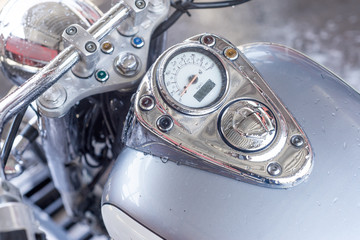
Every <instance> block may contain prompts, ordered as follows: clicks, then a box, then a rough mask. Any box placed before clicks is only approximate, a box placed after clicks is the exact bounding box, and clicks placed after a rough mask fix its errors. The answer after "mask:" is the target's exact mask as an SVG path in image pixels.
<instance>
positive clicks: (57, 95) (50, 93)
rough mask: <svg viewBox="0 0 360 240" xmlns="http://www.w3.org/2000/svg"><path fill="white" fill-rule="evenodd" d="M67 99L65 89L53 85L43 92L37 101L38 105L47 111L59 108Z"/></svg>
mask: <svg viewBox="0 0 360 240" xmlns="http://www.w3.org/2000/svg"><path fill="white" fill-rule="evenodd" d="M66 98H67V93H66V90H65V88H64V87H63V86H62V85H60V84H57V83H55V84H54V85H53V86H52V87H50V88H49V89H48V90H47V91H46V92H44V93H43V94H42V95H41V96H40V97H39V99H38V101H39V103H40V104H41V105H42V106H43V107H45V108H48V109H56V108H59V107H61V106H62V105H63V104H64V103H65V101H66Z"/></svg>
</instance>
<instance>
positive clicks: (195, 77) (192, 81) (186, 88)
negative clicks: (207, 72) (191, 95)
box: [180, 74, 198, 97]
mask: <svg viewBox="0 0 360 240" xmlns="http://www.w3.org/2000/svg"><path fill="white" fill-rule="evenodd" d="M197 77H198V75H197V74H196V75H195V76H194V77H193V79H191V81H190V82H189V84H188V85H186V87H185V89H184V91H182V92H181V94H180V97H182V96H183V95H184V94H185V93H186V90H188V88H189V87H190V86H191V85H192V84H193V83H194V82H195V80H196V79H197Z"/></svg>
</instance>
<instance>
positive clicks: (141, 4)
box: [135, 0, 146, 9]
mask: <svg viewBox="0 0 360 240" xmlns="http://www.w3.org/2000/svg"><path fill="white" fill-rule="evenodd" d="M135 6H136V7H137V8H138V9H143V8H145V6H146V2H145V1H144V0H136V1H135Z"/></svg>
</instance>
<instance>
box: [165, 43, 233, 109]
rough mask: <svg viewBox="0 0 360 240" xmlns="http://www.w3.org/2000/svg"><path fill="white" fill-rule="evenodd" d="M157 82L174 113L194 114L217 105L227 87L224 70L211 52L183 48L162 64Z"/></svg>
mask: <svg viewBox="0 0 360 240" xmlns="http://www.w3.org/2000/svg"><path fill="white" fill-rule="evenodd" d="M162 74H163V77H162V78H161V80H160V86H161V88H164V90H165V91H163V92H164V93H165V95H166V96H165V98H166V97H168V100H169V101H170V103H171V104H172V105H173V107H175V108H176V109H178V110H180V111H181V110H183V111H187V112H196V111H199V110H200V112H201V110H206V109H207V110H209V109H210V108H212V107H215V106H216V105H218V104H219V102H220V101H221V99H222V98H223V96H224V95H225V92H226V88H227V74H226V70H225V68H224V66H223V64H222V63H221V61H220V60H219V58H218V57H216V56H215V55H214V54H213V53H211V52H209V51H208V50H205V49H203V48H196V47H187V48H182V49H180V50H178V51H175V53H173V55H172V56H171V57H170V58H169V59H168V60H167V61H166V63H165V67H164V69H163V73H162Z"/></svg>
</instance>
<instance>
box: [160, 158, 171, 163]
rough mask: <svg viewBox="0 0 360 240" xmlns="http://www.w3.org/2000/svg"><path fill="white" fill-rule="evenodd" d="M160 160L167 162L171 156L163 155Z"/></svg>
mask: <svg viewBox="0 0 360 240" xmlns="http://www.w3.org/2000/svg"><path fill="white" fill-rule="evenodd" d="M160 160H161V161H162V162H163V163H167V162H168V161H169V158H168V157H161V158H160Z"/></svg>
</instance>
